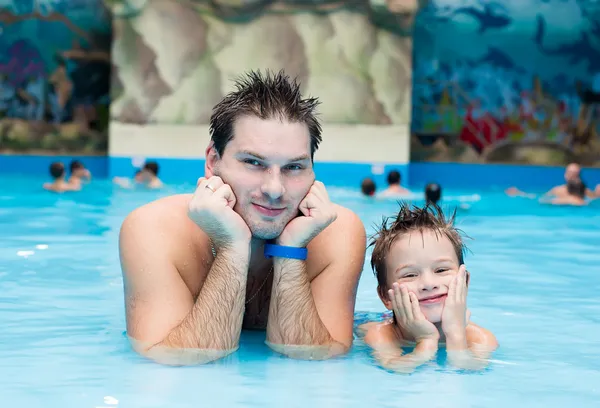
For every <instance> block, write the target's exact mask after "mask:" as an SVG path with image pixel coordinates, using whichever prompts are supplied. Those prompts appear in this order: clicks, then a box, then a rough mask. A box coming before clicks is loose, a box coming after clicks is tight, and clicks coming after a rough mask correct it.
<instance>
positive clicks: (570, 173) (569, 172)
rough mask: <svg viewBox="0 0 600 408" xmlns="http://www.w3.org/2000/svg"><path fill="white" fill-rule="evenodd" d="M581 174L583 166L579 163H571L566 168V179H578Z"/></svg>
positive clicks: (567, 180)
mask: <svg viewBox="0 0 600 408" xmlns="http://www.w3.org/2000/svg"><path fill="white" fill-rule="evenodd" d="M580 176H581V167H579V166H578V165H577V164H573V163H571V164H569V165H568V166H567V168H566V169H565V181H566V182H569V181H578V180H579V178H580Z"/></svg>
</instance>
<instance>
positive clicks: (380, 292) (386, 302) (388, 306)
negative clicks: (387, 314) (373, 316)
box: [377, 285, 393, 310]
mask: <svg viewBox="0 0 600 408" xmlns="http://www.w3.org/2000/svg"><path fill="white" fill-rule="evenodd" d="M377 295H378V296H379V299H381V301H382V302H383V304H384V306H385V308H386V309H387V310H392V309H393V306H392V301H391V300H390V298H389V296H388V294H387V289H384V288H382V287H381V286H379V285H377Z"/></svg>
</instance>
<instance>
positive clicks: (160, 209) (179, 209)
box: [123, 194, 192, 228]
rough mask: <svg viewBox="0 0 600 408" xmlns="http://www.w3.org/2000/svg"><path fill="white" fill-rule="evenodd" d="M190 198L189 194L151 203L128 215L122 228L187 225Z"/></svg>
mask: <svg viewBox="0 0 600 408" xmlns="http://www.w3.org/2000/svg"><path fill="white" fill-rule="evenodd" d="M191 198H192V195H191V194H177V195H173V196H168V197H163V198H159V199H158V200H155V201H151V202H149V203H147V204H144V205H143V206H141V207H138V208H136V209H135V210H133V211H132V212H131V213H129V215H128V216H127V217H126V218H125V221H124V223H123V226H124V227H125V226H127V227H134V228H135V227H138V226H139V227H143V226H145V225H148V224H150V225H157V224H163V223H167V225H165V226H168V225H172V224H169V223H170V222H175V223H178V224H181V223H186V224H187V223H188V221H190V220H189V219H188V216H187V211H188V204H189V202H190V199H191ZM126 224H127V225H126ZM175 226H176V225H175ZM179 226H180V225H179Z"/></svg>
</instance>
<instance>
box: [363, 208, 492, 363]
mask: <svg viewBox="0 0 600 408" xmlns="http://www.w3.org/2000/svg"><path fill="white" fill-rule="evenodd" d="M387 224H388V223H387V220H386V221H384V223H383V225H382V226H381V228H380V230H379V231H378V233H377V235H376V236H375V237H374V239H373V240H372V242H371V244H370V245H373V246H374V248H373V254H372V257H371V267H372V268H373V270H374V272H375V275H376V277H377V282H378V285H377V293H378V295H379V298H380V299H381V301H382V302H383V304H384V305H385V307H386V308H387V309H388V310H392V311H393V318H392V319H390V320H389V321H385V322H377V323H375V322H371V323H367V324H365V325H363V326H361V329H362V330H363V331H364V332H365V333H366V334H365V342H366V343H367V344H368V345H369V346H371V347H372V348H373V349H374V355H375V357H376V358H377V360H379V362H380V363H381V365H382V366H383V367H384V368H387V369H390V370H394V371H400V372H412V371H413V370H414V369H416V368H417V367H418V366H420V365H422V364H424V363H426V362H428V361H429V360H431V359H433V358H434V356H435V355H436V353H437V350H438V346H439V345H440V344H445V345H446V350H447V355H448V361H449V362H450V364H452V365H454V366H456V367H457V368H464V369H479V368H483V367H485V365H486V362H485V357H487V356H488V355H489V354H491V352H492V351H493V350H495V349H496V348H497V347H498V343H497V341H496V338H495V337H494V335H493V334H492V333H491V332H490V331H488V330H486V329H484V328H482V327H479V326H477V325H475V324H474V323H472V322H470V321H469V314H470V313H469V312H468V310H467V308H466V307H467V306H466V303H467V288H468V283H469V273H468V272H467V271H466V269H465V265H464V259H463V253H464V245H463V242H462V238H461V236H460V234H459V232H458V230H457V229H456V228H455V227H454V216H452V217H451V218H450V219H446V218H445V216H444V214H443V212H442V210H441V209H440V207H438V206H437V205H426V206H425V207H424V208H418V207H414V208H413V209H410V207H409V206H408V205H406V204H401V207H400V211H399V213H398V216H397V218H396V220H394V222H393V223H392V224H391V226H389V227H388V225H387ZM409 345H414V346H415V348H414V351H412V352H411V353H409V354H406V355H403V354H402V348H401V347H403V346H409Z"/></svg>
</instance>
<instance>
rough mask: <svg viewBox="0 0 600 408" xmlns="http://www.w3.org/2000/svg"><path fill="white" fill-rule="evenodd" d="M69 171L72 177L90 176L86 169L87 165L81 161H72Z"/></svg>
mask: <svg viewBox="0 0 600 408" xmlns="http://www.w3.org/2000/svg"><path fill="white" fill-rule="evenodd" d="M69 171H70V172H71V176H75V177H79V178H81V177H86V176H87V175H88V173H89V172H88V170H87V169H86V168H85V165H84V164H83V163H82V162H81V161H79V160H71V163H70V164H69Z"/></svg>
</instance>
